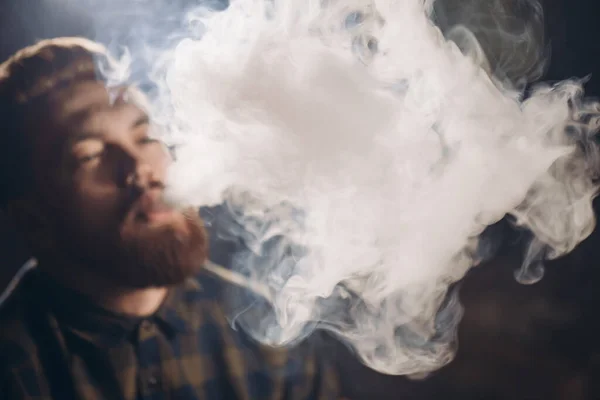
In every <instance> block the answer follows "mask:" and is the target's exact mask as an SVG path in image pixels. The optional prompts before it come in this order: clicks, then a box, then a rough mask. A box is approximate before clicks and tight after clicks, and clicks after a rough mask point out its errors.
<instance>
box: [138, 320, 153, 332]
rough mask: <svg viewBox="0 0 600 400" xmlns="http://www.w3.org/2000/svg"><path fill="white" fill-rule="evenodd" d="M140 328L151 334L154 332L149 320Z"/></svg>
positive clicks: (143, 322)
mask: <svg viewBox="0 0 600 400" xmlns="http://www.w3.org/2000/svg"><path fill="white" fill-rule="evenodd" d="M140 327H141V328H142V330H143V331H144V332H150V331H151V330H152V323H151V322H150V321H148V320H143V321H142V324H141V325H140Z"/></svg>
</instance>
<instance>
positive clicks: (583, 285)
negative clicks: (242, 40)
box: [0, 0, 600, 400]
mask: <svg viewBox="0 0 600 400" xmlns="http://www.w3.org/2000/svg"><path fill="white" fill-rule="evenodd" d="M157 1H158V0H157ZM165 1H166V0H165ZM481 1H485V0H481ZM505 2H507V3H511V2H512V3H518V0H505ZM97 3H100V4H101V5H102V13H101V14H102V18H101V21H100V18H99V15H100V13H99V12H98V11H97V10H95V9H94V8H93V7H87V6H85V5H84V2H83V1H81V2H77V1H70V0H54V1H47V0H13V1H9V0H0V62H1V61H3V60H5V59H6V58H7V57H8V56H9V55H10V54H12V53H14V52H15V51H16V50H18V49H20V48H22V47H24V46H26V45H29V44H32V43H34V42H35V41H36V40H38V39H41V38H47V37H56V36H65V35H68V36H73V35H80V36H87V37H90V38H103V39H105V40H106V39H108V40H118V39H119V38H120V37H122V36H119V35H126V34H124V33H123V32H124V30H122V29H123V27H126V26H127V24H131V23H132V22H134V21H133V20H132V18H134V19H135V18H137V19H145V21H152V20H153V19H156V18H158V20H157V23H160V24H163V25H162V26H164V27H165V29H167V28H168V27H169V26H170V25H169V24H172V25H173V24H174V26H176V25H177V24H178V23H180V21H178V20H177V18H176V17H174V15H175V10H181V9H182V8H183V6H184V5H186V4H189V3H190V1H183V0H180V1H170V2H168V3H169V7H170V8H171V9H172V10H173V13H164V12H163V13H159V14H157V13H152V12H151V11H148V12H146V13H142V14H139V13H138V14H127V10H126V9H124V8H123V7H122V5H123V4H126V3H127V1H122V2H117V1H116V0H106V1H104V2H102V1H98V2H97ZM543 3H544V9H545V25H546V40H547V43H548V44H549V45H550V48H551V55H552V58H551V63H550V64H549V66H548V68H547V70H546V73H545V75H544V78H543V79H544V80H546V81H547V80H550V81H552V80H561V79H565V78H569V77H583V76H587V75H589V74H592V75H591V79H590V81H589V82H588V84H587V85H586V90H587V93H588V95H590V96H600V77H598V76H596V74H598V75H600V59H599V54H600V35H599V34H598V33H600V27H599V24H598V17H599V16H600V14H599V13H598V11H597V9H598V5H596V4H595V1H593V0H589V1H584V0H572V1H566V0H545V1H544V2H543ZM138 34H139V32H138ZM0 112H2V110H0ZM0 129H1V128H0ZM499 229H500V230H501V231H502V232H503V236H502V237H503V241H502V243H503V244H502V247H501V250H500V251H499V253H498V256H497V257H496V258H494V259H493V260H492V261H490V262H488V263H486V264H485V265H482V266H480V267H477V268H475V269H473V270H472V271H471V272H470V273H469V274H468V275H467V277H466V278H465V279H464V281H463V282H462V292H461V299H462V301H463V303H464V305H465V317H464V319H463V321H462V324H461V329H460V333H459V339H460V350H459V353H458V356H457V358H456V359H455V360H454V361H453V362H452V363H451V364H450V365H449V366H448V367H446V368H443V369H442V370H441V371H438V372H437V373H435V374H433V375H432V376H430V377H429V378H428V379H425V380H422V381H411V380H409V379H407V378H403V377H391V376H383V375H379V374H376V373H374V372H372V371H369V370H368V369H366V368H365V367H363V366H361V365H360V364H359V363H357V362H356V361H355V360H354V358H352V356H351V355H350V354H349V353H348V352H347V351H346V350H345V349H344V348H343V347H341V346H338V345H336V344H329V345H328V346H331V347H330V348H329V349H330V350H331V351H329V354H331V355H332V356H334V357H335V359H336V361H337V363H338V365H339V366H340V369H341V370H342V372H343V374H344V375H345V378H344V379H343V381H344V386H345V389H346V390H347V391H348V394H350V395H351V396H353V398H357V399H358V398H364V399H461V400H468V399H473V400H476V399H482V400H483V399H490V400H500V399H506V400H519V399H523V400H533V399H540V400H552V399H561V400H563V399H564V400H579V399H591V400H596V399H600V391H598V390H597V388H596V387H595V386H600V382H598V383H595V381H596V380H599V379H600V349H599V345H598V341H599V339H600V337H599V335H598V334H599V333H600V329H599V323H598V318H597V310H598V306H599V295H598V290H597V289H596V287H597V285H598V283H599V282H600V271H599V266H598V263H599V261H600V233H599V232H598V231H596V232H594V234H592V236H591V237H590V238H589V239H588V240H586V241H585V242H584V243H583V244H582V245H580V246H579V247H578V248H577V249H576V250H575V251H574V252H573V253H571V254H570V255H569V256H567V257H565V258H563V259H560V260H557V261H554V262H552V263H549V264H548V268H547V273H546V276H545V278H544V279H543V280H542V281H541V282H539V283H538V284H535V285H532V286H522V285H519V284H518V283H516V281H515V280H514V278H513V271H514V270H515V269H516V268H518V266H519V265H520V260H521V257H522V253H523V243H524V242H523V238H524V236H525V235H524V234H523V233H522V232H518V231H515V230H514V229H513V228H512V227H511V226H510V225H509V224H508V223H506V221H504V222H502V223H501V224H499ZM26 258H27V254H26V252H25V250H24V249H22V248H21V247H20V245H19V243H18V241H17V240H16V239H15V238H14V235H13V234H12V232H11V231H10V230H9V229H7V228H6V226H5V225H4V224H1V223H0V261H1V264H0V288H1V287H4V285H5V284H6V282H7V281H8V280H9V279H10V277H12V275H13V274H14V272H15V271H16V270H17V269H18V267H19V266H20V265H21V263H22V262H24V261H25V259H26ZM0 329H1V328H0ZM0 357H1V355H0Z"/></svg>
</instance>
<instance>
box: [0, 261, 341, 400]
mask: <svg viewBox="0 0 600 400" xmlns="http://www.w3.org/2000/svg"><path fill="white" fill-rule="evenodd" d="M224 285H225V283H224V281H223V280H222V279H219V278H216V277H212V276H210V275H208V274H207V273H205V274H203V275H202V276H200V277H197V278H195V279H193V280H192V279H191V280H189V281H188V282H186V283H185V284H184V285H181V286H180V287H178V288H176V289H174V290H172V291H171V292H170V294H169V295H168V297H167V299H166V300H165V302H164V304H163V305H162V306H161V307H160V309H159V310H158V311H157V312H156V313H155V314H154V315H153V316H152V317H151V318H146V319H131V318H125V317H123V316H119V315H114V314H112V313H109V312H107V311H105V310H102V309H99V308H98V307H96V306H95V305H93V304H92V303H91V302H88V301H87V300H86V299H84V298H82V297H81V296H80V295H77V294H76V293H74V292H69V291H67V290H66V289H63V288H59V287H58V286H57V285H56V284H53V283H51V282H50V281H49V279H48V278H46V277H44V276H43V274H42V272H40V271H36V270H34V271H32V272H30V273H29V274H28V275H26V276H25V278H24V279H23V281H22V282H21V283H20V285H19V287H18V289H17V290H16V292H15V293H13V295H12V296H11V298H10V299H9V300H8V302H7V303H6V304H4V305H3V306H2V309H0V326H1V330H0V398H1V399H7V400H8V399H10V400H19V399H28V400H29V399H31V400H33V399H55V400H75V399H82V400H96V399H107V400H141V399H152V400H155V399H156V400H158V399H173V400H175V399H181V400H188V399H194V400H195V399H205V400H213V399H214V400H230V399H231V400H235V399H240V400H242V399H244V400H260V399H324V400H325V399H327V400H328V399H336V398H338V388H337V382H336V380H335V378H334V375H333V373H332V371H331V370H330V369H328V368H326V367H325V366H324V365H323V364H321V362H320V361H318V360H317V358H316V357H315V351H314V350H315V349H314V348H313V346H312V345H311V344H309V343H308V342H306V343H305V344H302V345H300V346H298V347H296V348H294V349H293V350H285V351H284V350H278V349H272V348H267V347H264V346H261V345H259V344H257V343H255V342H254V341H252V340H250V339H249V338H248V337H247V336H246V335H244V334H243V333H242V332H241V331H237V330H234V329H232V328H231V326H230V325H229V323H228V321H227V319H226V317H225V313H224V312H223V309H222V303H221V301H220V297H221V295H222V293H223V286H224Z"/></svg>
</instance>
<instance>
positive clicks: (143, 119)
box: [131, 112, 150, 128]
mask: <svg viewBox="0 0 600 400" xmlns="http://www.w3.org/2000/svg"><path fill="white" fill-rule="evenodd" d="M149 123H150V116H149V115H148V114H146V113H145V112H142V113H141V114H140V116H139V117H137V118H136V120H135V121H134V122H133V124H132V125H131V127H132V128H137V127H138V126H142V125H148V124H149Z"/></svg>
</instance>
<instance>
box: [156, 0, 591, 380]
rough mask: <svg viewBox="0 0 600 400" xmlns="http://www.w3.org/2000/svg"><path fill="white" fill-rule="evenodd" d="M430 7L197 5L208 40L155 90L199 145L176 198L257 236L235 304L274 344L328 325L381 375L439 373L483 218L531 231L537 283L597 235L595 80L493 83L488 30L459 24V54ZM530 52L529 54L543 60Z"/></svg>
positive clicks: (174, 185) (237, 233) (174, 121)
mask: <svg viewBox="0 0 600 400" xmlns="http://www.w3.org/2000/svg"><path fill="white" fill-rule="evenodd" d="M432 9H433V2H431V1H426V2H425V1H423V0H345V1H341V0H340V1H336V0H327V1H325V0H302V1H298V0H271V1H265V0H233V1H231V4H230V6H229V7H228V8H227V9H226V10H225V11H222V12H208V11H207V10H206V9H204V10H201V11H196V12H193V13H189V14H188V17H189V19H190V22H193V23H192V24H191V25H190V26H193V31H194V32H193V34H194V35H195V37H200V38H199V39H186V40H183V41H181V42H180V43H179V44H178V46H177V47H176V48H175V49H173V50H172V51H170V52H169V53H168V57H167V58H166V59H165V60H166V63H164V64H162V65H163V66H165V67H166V74H165V75H164V76H165V81H163V82H161V83H162V85H159V87H160V88H162V89H168V91H169V96H170V100H171V106H170V108H169V109H168V110H165V109H163V111H165V114H163V117H164V118H165V119H163V120H162V121H163V122H167V121H168V123H169V125H170V134H171V135H172V138H173V139H174V140H178V141H180V142H185V146H184V147H183V148H182V149H181V151H180V152H179V153H178V162H177V163H176V164H175V166H174V167H173V169H172V170H171V175H170V182H169V184H170V193H169V194H170V196H171V199H172V200H173V201H176V202H181V203H186V204H189V203H192V204H195V205H198V206H204V205H212V204H218V203H222V202H224V203H225V206H226V209H227V211H228V213H229V215H230V217H231V221H230V224H229V225H228V226H225V227H221V229H223V230H225V231H227V232H226V233H227V234H229V235H231V236H234V237H237V238H241V239H242V240H243V241H244V243H245V245H246V247H247V249H248V250H247V251H246V252H245V253H240V254H239V255H238V256H237V257H236V262H235V266H234V267H235V268H237V269H238V270H239V271H241V272H243V273H244V274H246V275H248V276H250V277H251V278H252V279H255V280H256V281H258V282H259V283H260V284H261V285H263V287H264V289H265V290H263V291H262V292H263V296H264V298H260V299H259V298H254V299H252V301H246V302H243V303H244V306H245V309H243V310H237V313H236V314H235V315H232V317H235V318H234V321H235V322H236V323H237V324H238V325H240V326H242V327H243V328H244V329H245V330H247V331H248V332H249V333H250V334H252V335H253V336H254V337H255V338H256V339H258V340H259V341H261V342H264V343H267V344H270V345H287V344H291V343H294V342H295V341H297V340H300V339H302V338H304V337H305V336H306V335H308V334H310V332H311V331H312V330H314V329H318V328H323V329H327V330H330V331H332V332H335V333H336V334H337V336H339V337H340V338H341V339H343V340H344V341H345V342H346V343H348V344H349V345H350V346H351V347H352V348H353V349H354V350H355V352H356V354H357V355H358V356H359V357H360V358H361V359H362V361H363V362H364V363H365V364H367V365H368V366H370V367H372V368H374V369H376V370H378V371H381V372H384V373H388V374H412V373H418V372H423V371H430V370H434V369H436V368H439V367H440V366H442V365H444V364H445V363H447V362H449V361H450V360H451V358H452V355H453V352H454V350H455V346H454V344H455V343H454V342H455V332H456V328H457V325H458V322H459V320H460V316H461V312H462V310H461V306H460V304H459V302H458V301H457V297H456V293H455V292H454V291H452V292H449V291H448V288H449V287H451V285H452V283H454V282H456V281H457V280H459V279H460V278H461V277H462V276H463V275H464V274H465V272H466V271H467V270H468V269H469V268H471V267H472V266H473V265H475V264H476V263H477V262H478V261H479V258H478V254H477V247H478V242H479V236H480V234H481V233H482V232H483V230H484V229H485V228H486V227H487V226H489V225H491V224H493V223H494V222H496V221H498V220H500V219H501V218H503V217H504V216H505V215H506V214H512V215H513V216H514V217H516V218H515V219H516V221H517V222H518V223H519V224H521V225H523V226H525V227H527V228H529V229H530V230H531V231H532V232H533V234H534V237H535V239H534V242H533V245H532V247H531V251H530V252H529V254H528V257H527V263H526V264H525V265H524V267H523V270H522V271H521V273H520V275H519V276H520V278H521V279H522V280H531V279H534V278H536V273H537V277H539V274H540V272H539V268H538V266H539V265H538V264H539V261H540V260H542V259H543V258H547V257H549V256H550V257H556V256H558V255H560V254H564V253H565V252H568V251H570V250H571V249H573V247H574V246H576V245H577V244H578V243H579V242H580V241H581V240H582V239H584V238H585V237H586V236H587V235H588V234H589V233H590V232H591V230H592V228H593V226H594V215H593V213H592V208H591V199H592V197H593V195H594V194H595V188H594V186H593V185H592V179H591V172H590V171H591V170H590V168H591V165H590V161H589V160H593V159H595V158H594V157H593V154H592V153H593V152H595V149H594V147H593V146H591V145H590V137H591V135H592V133H593V131H594V129H595V125H594V117H595V115H596V114H597V110H596V109H595V105H594V104H590V103H589V102H584V101H583V100H582V91H581V85H580V83H579V82H575V81H570V82H563V83H560V84H558V85H555V86H539V87H537V88H535V89H534V90H532V92H531V94H530V95H529V96H528V97H527V98H526V99H524V98H523V95H522V93H520V92H518V91H516V89H514V88H515V87H518V85H510V86H509V85H508V84H507V82H508V81H507V80H506V79H504V78H506V77H502V80H498V79H495V78H493V77H492V76H490V74H489V71H490V68H489V65H490V63H488V59H486V58H485V57H483V54H485V50H486V49H485V48H484V45H485V41H481V42H478V41H477V40H475V38H476V37H477V32H475V31H473V33H474V34H473V35H470V36H469V34H468V32H470V31H469V30H468V26H467V25H463V26H462V28H460V29H461V31H460V35H459V36H460V38H463V39H465V38H468V40H460V49H459V47H458V46H457V45H456V44H455V43H454V42H450V41H447V40H446V39H445V38H444V36H443V35H442V33H441V31H440V30H439V29H438V28H437V27H435V26H434V25H433V23H432V22H431V20H432V16H431V12H432ZM534 9H535V10H539V8H536V7H534ZM489 12H490V13H493V12H494V10H493V9H490V10H489ZM536 15H537V14H536ZM493 16H494V15H490V18H492V17H493ZM494 29H496V30H498V32H497V33H502V32H500V31H499V30H500V29H501V25H496V26H495V28H494ZM453 32H454V33H453V34H452V35H454V37H455V38H457V37H459V36H457V32H458V31H456V30H454V31H453ZM488 33H489V32H488ZM190 35H191V34H190ZM452 35H450V36H452ZM488 37H492V38H493V35H488ZM502 37H503V38H505V39H506V38H511V37H514V38H516V39H515V40H517V39H522V38H523V36H518V35H516V36H514V35H513V36H510V35H504V36H502ZM525 37H526V38H527V37H528V36H525ZM527 40H528V39H527ZM494 43H495V42H494ZM516 44H518V43H515V45H516ZM534 44H535V43H534ZM519 45H520V46H521V44H519ZM536 46H537V45H536ZM538 47H539V46H538ZM517 48H518V46H516V47H515V49H517ZM522 48H524V49H526V50H527V52H531V51H533V50H532V49H531V47H530V46H527V45H524V46H523V47H522ZM540 48H541V47H540ZM482 49H483V51H482ZM512 50H514V49H508V50H507V51H509V52H510V51H512ZM538 50H539V49H538ZM495 51H496V52H497V51H498V49H495ZM527 54H530V53H527ZM501 59H502V60H504V61H505V62H509V64H510V63H512V62H522V60H521V59H519V58H518V57H510V56H509V57H501ZM533 59H534V61H535V62H532V63H530V64H528V65H522V64H520V65H513V66H515V70H518V71H525V72H523V73H524V74H525V73H532V72H531V71H535V68H534V67H535V66H536V65H539V61H540V60H539V59H536V58H535V57H533ZM508 66H510V65H505V66H503V68H504V70H508V68H507V67H508ZM160 104H162V105H164V102H161V103H160ZM531 266H533V268H530V267H531Z"/></svg>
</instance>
